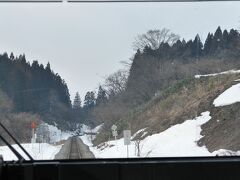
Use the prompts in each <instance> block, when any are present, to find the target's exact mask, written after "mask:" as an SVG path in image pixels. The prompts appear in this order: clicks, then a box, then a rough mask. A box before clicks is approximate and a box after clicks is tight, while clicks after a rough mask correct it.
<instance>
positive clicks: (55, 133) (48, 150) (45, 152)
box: [0, 123, 73, 160]
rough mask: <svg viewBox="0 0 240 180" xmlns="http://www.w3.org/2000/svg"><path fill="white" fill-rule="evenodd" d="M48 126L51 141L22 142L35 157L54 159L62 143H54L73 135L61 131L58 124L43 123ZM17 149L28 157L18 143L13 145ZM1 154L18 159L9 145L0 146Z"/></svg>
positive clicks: (10, 158) (6, 158) (7, 158)
mask: <svg viewBox="0 0 240 180" xmlns="http://www.w3.org/2000/svg"><path fill="white" fill-rule="evenodd" d="M42 125H43V126H46V127H47V129H48V131H49V136H50V143H52V144H48V143H33V144H31V143H26V144H21V145H22V146H23V147H24V148H25V149H26V150H27V152H28V153H29V154H30V155H31V156H32V157H33V158H34V159H38V160H40V159H54V156H55V155H56V154H57V153H58V152H59V151H60V149H61V147H62V145H58V146H56V145H53V144H55V143H56V142H59V141H62V140H66V139H68V138H69V137H70V136H72V135H73V133H72V132H67V131H61V130H60V129H58V128H57V127H56V126H53V125H49V124H47V123H44V124H42ZM13 147H14V148H16V150H17V151H18V152H19V153H20V154H21V155H23V157H25V158H26V159H28V158H27V157H26V155H25V154H24V153H23V152H22V151H21V149H20V148H19V147H18V146H17V145H13ZM0 154H1V155H3V158H4V160H17V158H16V156H15V155H14V154H13V153H12V152H11V150H10V149H9V148H8V147H7V146H0Z"/></svg>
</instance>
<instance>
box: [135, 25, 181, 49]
mask: <svg viewBox="0 0 240 180" xmlns="http://www.w3.org/2000/svg"><path fill="white" fill-rule="evenodd" d="M179 38H180V36H179V35H177V34H174V33H172V32H171V31H170V30H169V29H167V28H163V29H161V30H160V29H154V30H149V31H148V32H147V33H145V34H141V35H138V36H137V37H136V38H135V41H134V42H133V49H134V50H138V49H139V50H141V51H142V50H143V49H144V48H145V47H146V46H148V47H151V48H152V49H154V50H155V49H158V48H159V46H160V44H161V43H163V42H164V43H168V44H169V45H172V44H173V43H175V42H176V41H177V40H179Z"/></svg>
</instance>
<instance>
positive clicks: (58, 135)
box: [45, 123, 73, 143]
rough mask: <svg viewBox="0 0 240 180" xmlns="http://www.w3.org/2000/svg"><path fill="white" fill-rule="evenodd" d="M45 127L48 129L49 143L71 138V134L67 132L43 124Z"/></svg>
mask: <svg viewBox="0 0 240 180" xmlns="http://www.w3.org/2000/svg"><path fill="white" fill-rule="evenodd" d="M45 125H46V126H47V127H48V130H49V133H50V142H51V143H55V142H58V141H61V140H66V139H68V138H69V137H71V136H73V133H72V132H68V131H61V130H60V129H58V128H57V127H56V126H53V125H49V124H47V123H45Z"/></svg>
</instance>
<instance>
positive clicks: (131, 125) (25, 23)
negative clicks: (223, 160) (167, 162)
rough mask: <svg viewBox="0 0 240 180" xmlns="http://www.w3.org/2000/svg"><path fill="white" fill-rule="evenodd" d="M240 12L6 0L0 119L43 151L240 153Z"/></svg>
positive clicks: (38, 155) (42, 155)
mask: <svg viewBox="0 0 240 180" xmlns="http://www.w3.org/2000/svg"><path fill="white" fill-rule="evenodd" d="M239 8H240V3H239V2H200V3H199V2H198V3H196V2H181V3H179V2H178V3H177V2H175V3H174V2H172V3H166V2H165V3H156V2H155V3H100V4H99V3H97V4H94V3H91V4H88V3H73V4H72V3H66V2H65V3H40V4H39V3H36V4H35V3H23V4H22V3H1V4H0V22H1V27H0V122H1V123H2V125H4V126H5V127H6V128H7V130H8V131H9V132H10V133H11V134H12V135H13V136H14V137H15V138H16V139H17V140H18V141H19V142H20V144H21V145H22V146H23V148H25V149H26V151H27V152H28V153H29V154H30V155H31V156H32V157H33V158H34V159H86V158H90V159H92V158H136V157H188V156H231V155H239V154H240V144H239V143H238V139H239V138H240V131H239V127H240V123H239V122H240V121H239V120H240V119H239V117H240V116H239V115H240V114H239V108H240V103H239V102H240V33H239V27H240V12H239ZM0 135H1V136H3V137H4V139H5V140H7V142H8V143H10V144H11V145H12V147H13V148H14V149H16V150H17V151H18V152H19V153H20V154H21V155H22V156H23V157H24V158H26V159H28V157H27V155H26V154H24V153H23V152H22V150H21V149H20V147H19V146H17V145H16V142H15V141H13V140H12V139H11V138H10V137H9V135H8V134H7V133H6V132H5V131H3V129H1V130H0ZM0 154H1V155H3V158H4V160H13V159H14V160H17V157H16V156H15V155H14V154H13V152H12V151H11V150H10V149H9V147H7V146H6V144H5V143H4V141H0Z"/></svg>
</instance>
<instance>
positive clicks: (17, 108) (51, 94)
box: [0, 53, 73, 128]
mask: <svg viewBox="0 0 240 180" xmlns="http://www.w3.org/2000/svg"><path fill="white" fill-rule="evenodd" d="M0 88H1V89H2V90H3V91H4V92H5V93H6V95H7V96H8V98H9V100H10V101H11V102H12V109H13V111H14V112H16V113H20V112H28V113H32V114H38V115H39V116H40V117H41V119H42V120H43V121H45V122H47V123H49V124H57V125H58V126H60V127H64V128H69V127H70V125H71V122H72V121H73V118H72V114H71V113H72V106H71V101H70V95H69V92H68V87H67V84H66V83H65V82H64V80H63V79H62V78H61V77H60V75H58V74H55V73H54V72H53V70H52V69H51V67H50V64H49V63H48V64H47V65H46V67H44V66H43V65H42V64H39V63H38V61H33V63H32V64H30V63H29V62H28V61H27V60H26V58H25V56H24V55H20V56H18V57H15V56H14V55H13V53H11V54H10V55H8V54H7V53H4V54H2V55H0ZM34 120H35V119H32V121H34Z"/></svg>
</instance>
